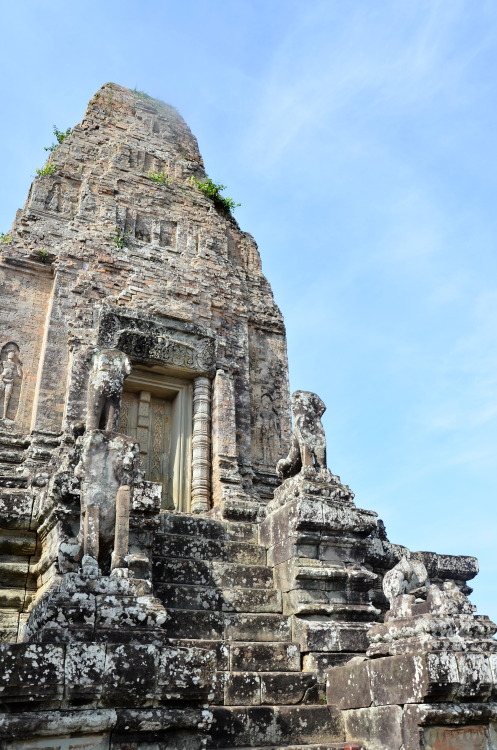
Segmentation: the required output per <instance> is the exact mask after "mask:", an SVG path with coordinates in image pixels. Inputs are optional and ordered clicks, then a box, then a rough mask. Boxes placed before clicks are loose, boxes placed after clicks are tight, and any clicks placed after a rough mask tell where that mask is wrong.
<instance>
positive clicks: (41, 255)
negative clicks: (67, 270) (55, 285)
mask: <svg viewBox="0 0 497 750" xmlns="http://www.w3.org/2000/svg"><path fill="white" fill-rule="evenodd" d="M49 256H50V253H49V252H48V250H38V257H39V259H40V260H41V262H42V263H48V259H49Z"/></svg>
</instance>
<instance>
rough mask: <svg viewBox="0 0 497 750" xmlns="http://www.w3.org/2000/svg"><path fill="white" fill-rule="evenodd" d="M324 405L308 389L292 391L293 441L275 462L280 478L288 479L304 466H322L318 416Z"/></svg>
mask: <svg viewBox="0 0 497 750" xmlns="http://www.w3.org/2000/svg"><path fill="white" fill-rule="evenodd" d="M325 411H326V406H325V405H324V403H323V402H322V401H321V399H320V398H319V396H316V394H315V393H310V392H309V391H295V392H294V393H293V394H292V412H293V441H292V447H291V448H290V452H289V454H288V456H287V457H286V458H282V459H281V460H280V461H278V463H277V464H276V473H277V474H278V476H279V478H280V479H282V480H283V479H288V477H293V476H295V475H296V474H298V473H299V471H300V470H301V469H302V467H304V466H313V467H314V468H315V469H317V470H320V469H326V468H327V467H326V437H325V434H324V427H323V425H322V423H321V417H322V416H323V414H324V412H325Z"/></svg>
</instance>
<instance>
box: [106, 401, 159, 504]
mask: <svg viewBox="0 0 497 750" xmlns="http://www.w3.org/2000/svg"><path fill="white" fill-rule="evenodd" d="M171 415H172V401H171V400H170V399H163V398H154V397H153V396H152V394H151V393H150V391H137V392H136V393H131V392H129V391H125V392H124V393H123V398H122V404H121V418H120V425H119V429H120V432H123V433H125V434H126V435H129V436H130V437H132V438H134V439H135V440H137V441H138V442H139V443H140V458H141V468H142V471H143V472H144V473H145V479H147V480H148V481H149V482H157V483H159V484H162V498H163V500H164V499H165V498H167V497H168V496H170V495H171V492H170V488H169V484H170V479H171V472H170V467H169V462H170V456H171ZM144 418H145V420H146V425H144V424H143V422H144Z"/></svg>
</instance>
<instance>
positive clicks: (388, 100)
mask: <svg viewBox="0 0 497 750" xmlns="http://www.w3.org/2000/svg"><path fill="white" fill-rule="evenodd" d="M0 20H1V27H2V30H3V31H2V45H1V47H0V57H1V61H2V70H3V75H2V77H1V80H0V89H1V102H2V111H3V117H2V118H1V119H0V128H1V143H2V146H3V148H2V174H1V177H0V214H1V215H0V231H7V230H8V228H9V227H10V225H11V223H12V220H13V218H14V214H15V211H16V209H17V208H19V207H20V206H22V205H23V203H24V200H25V197H26V195H27V191H28V188H29V184H30V182H31V179H32V177H33V175H34V173H35V169H36V168H37V167H40V166H42V165H43V163H44V161H45V156H46V154H45V152H44V151H43V147H44V146H46V145H49V144H50V143H51V142H52V140H53V138H52V125H53V124H56V125H57V126H58V127H59V128H60V129H65V128H67V127H68V126H72V125H74V124H76V123H77V122H79V121H80V120H81V118H82V116H83V114H84V110H85V106H86V103H87V101H88V100H89V99H90V98H91V96H92V95H93V94H94V93H95V91H96V90H97V89H98V88H99V87H100V86H101V85H102V84H103V83H105V82H107V81H115V82H116V83H119V84H121V85H123V86H128V87H130V88H134V87H137V88H138V89H142V90H145V91H146V92H147V93H149V94H150V95H152V96H155V97H158V98H160V99H163V100H165V101H167V102H169V103H171V104H173V105H175V106H176V107H177V108H178V109H179V111H180V113H181V114H182V115H183V116H184V118H185V119H186V121H187V122H188V124H189V125H190V127H191V128H192V130H193V132H194V133H195V135H196V136H197V138H198V140H199V144H200V149H201V152H202V154H203V156H204V160H205V163H206V168H207V171H208V173H209V174H210V176H211V177H212V178H213V179H214V180H215V181H219V182H223V183H225V184H226V185H228V186H229V190H228V191H227V193H228V194H229V195H230V196H232V197H233V198H234V199H235V200H236V201H239V202H240V203H241V204H242V206H241V207H240V208H238V209H237V211H236V216H237V219H238V221H239V223H240V225H241V227H242V229H244V230H246V231H249V232H251V233H252V234H253V235H254V236H255V238H256V240H257V242H258V244H259V248H260V251H261V254H262V260H263V267H264V270H265V272H266V274H267V276H268V278H269V280H270V282H271V284H272V286H273V289H274V292H275V296H276V299H277V301H278V303H279V304H280V306H281V308H282V310H283V313H284V315H285V319H286V323H287V330H288V342H289V356H290V374H291V381H292V387H293V388H303V389H306V390H314V391H316V392H317V393H318V394H319V395H320V396H321V397H322V398H323V400H324V401H325V403H326V404H327V405H328V412H327V414H326V415H325V426H326V429H327V436H328V444H329V465H330V468H331V469H332V471H334V472H335V473H338V474H340V476H341V477H342V480H343V481H345V482H346V483H348V484H350V486H351V487H352V488H353V490H354V491H355V492H356V502H357V504H358V505H359V506H362V507H365V508H371V509H374V510H376V511H377V512H379V514H380V516H381V517H382V518H383V519H384V521H385V523H386V526H387V530H388V533H389V537H390V539H391V541H394V542H397V543H401V544H405V545H407V546H409V547H410V548H411V549H428V550H434V551H438V552H445V553H460V554H474V555H476V556H477V557H478V558H479V560H480V568H481V573H480V575H479V576H478V578H477V579H476V581H475V584H474V585H475V593H474V595H473V601H474V602H475V603H476V604H477V605H478V611H479V612H480V613H482V614H489V615H491V616H492V617H493V619H494V620H496V619H497V601H496V595H495V594H496V590H497V584H496V576H497V559H496V546H497V544H496V542H497V513H496V510H495V508H496V504H497V478H496V457H497V328H496V314H497V273H496V272H497V253H496V242H497V211H496V208H495V203H496V200H495V199H496V192H497V191H496V188H497V170H496V164H497V159H496V156H497V153H496V151H497V138H496V133H497V96H496V88H497V76H496V75H495V71H496V69H497V3H496V2H494V1H492V2H490V1H488V2H487V1H485V0H480V1H479V2H478V3H475V2H474V0H414V1H413V2H405V0H382V2H378V3H374V2H371V0H349V1H348V2H342V0H326V1H325V2H319V0H308V2H306V3H302V2H301V1H300V0H299V2H295V1H294V0H239V1H237V0H233V1H232V2H230V1H228V0H225V1H224V2H220V1H219V0H218V1H217V2H216V0H209V1H207V0H206V1H205V2H204V0H190V1H189V2H188V3H185V4H180V3H179V2H173V1H172V0H163V1H162V2H159V1H158V0H141V2H138V1H135V2H129V1H128V2H126V0H120V1H119V2H117V1H115V0H101V1H100V2H95V1H94V0H87V2H85V3H84V4H68V3H66V2H65V3H62V2H50V0H44V2H35V1H34V0H25V2H23V3H17V4H7V3H4V4H3V6H2V10H1V11H0Z"/></svg>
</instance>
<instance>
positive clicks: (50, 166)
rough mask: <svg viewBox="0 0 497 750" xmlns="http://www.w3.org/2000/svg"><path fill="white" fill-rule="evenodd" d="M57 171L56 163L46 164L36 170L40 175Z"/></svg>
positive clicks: (48, 174)
mask: <svg viewBox="0 0 497 750" xmlns="http://www.w3.org/2000/svg"><path fill="white" fill-rule="evenodd" d="M56 171H57V167H56V166H55V164H45V166H44V167H42V168H41V169H37V170H36V174H37V176H38V177H48V176H50V175H52V174H55V173H56Z"/></svg>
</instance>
